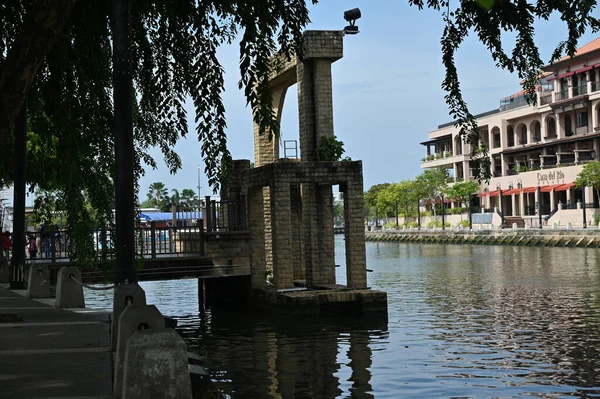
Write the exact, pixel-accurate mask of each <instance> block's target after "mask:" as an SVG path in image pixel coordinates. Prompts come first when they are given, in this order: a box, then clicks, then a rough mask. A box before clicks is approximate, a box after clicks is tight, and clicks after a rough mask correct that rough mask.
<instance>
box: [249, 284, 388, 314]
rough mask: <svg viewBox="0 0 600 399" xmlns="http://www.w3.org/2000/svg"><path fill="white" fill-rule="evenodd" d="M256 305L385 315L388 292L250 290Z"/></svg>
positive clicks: (308, 311) (287, 310)
mask: <svg viewBox="0 0 600 399" xmlns="http://www.w3.org/2000/svg"><path fill="white" fill-rule="evenodd" d="M253 298H254V300H255V301H256V303H257V305H259V306H265V307H268V308H269V309H272V310H276V311H280V312H284V313H290V314H304V315H333V316H351V317H357V316H366V315H368V314H379V315H381V316H384V317H387V293H385V292H383V291H377V290H370V289H356V290H348V289H344V290H340V289H335V290H306V291H295V292H283V293H281V292H277V291H276V290H275V289H259V290H254V291H253Z"/></svg>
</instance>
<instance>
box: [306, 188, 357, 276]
mask: <svg viewBox="0 0 600 399" xmlns="http://www.w3.org/2000/svg"><path fill="white" fill-rule="evenodd" d="M317 201H318V202H317V204H316V209H317V229H318V230H317V241H318V245H319V247H318V248H319V254H318V258H317V259H318V263H317V267H318V271H317V273H316V276H318V281H315V280H313V283H314V284H316V285H321V284H335V244H334V237H333V190H332V188H331V186H330V185H324V186H317ZM361 220H362V219H361ZM361 228H364V226H363V225H361Z"/></svg>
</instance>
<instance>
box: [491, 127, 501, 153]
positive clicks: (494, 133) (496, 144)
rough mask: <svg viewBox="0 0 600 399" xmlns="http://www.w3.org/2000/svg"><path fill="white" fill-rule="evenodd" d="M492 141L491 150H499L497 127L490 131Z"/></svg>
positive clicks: (498, 131) (498, 130)
mask: <svg viewBox="0 0 600 399" xmlns="http://www.w3.org/2000/svg"><path fill="white" fill-rule="evenodd" d="M492 140H494V147H492V148H500V129H498V127H494V128H493V129H492Z"/></svg>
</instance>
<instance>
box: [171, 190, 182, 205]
mask: <svg viewBox="0 0 600 399" xmlns="http://www.w3.org/2000/svg"><path fill="white" fill-rule="evenodd" d="M171 192H172V193H173V195H171V198H170V202H171V206H173V205H175V208H176V210H177V211H179V208H180V207H181V195H180V194H179V190H177V189H176V188H174V189H172V190H171Z"/></svg>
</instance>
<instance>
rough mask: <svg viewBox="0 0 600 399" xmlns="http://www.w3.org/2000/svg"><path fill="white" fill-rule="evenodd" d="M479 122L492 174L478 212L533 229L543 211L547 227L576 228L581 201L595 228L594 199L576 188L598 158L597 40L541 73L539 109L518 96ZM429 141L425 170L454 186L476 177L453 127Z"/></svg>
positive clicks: (592, 193)
mask: <svg viewBox="0 0 600 399" xmlns="http://www.w3.org/2000/svg"><path fill="white" fill-rule="evenodd" d="M476 119H477V123H478V127H479V134H480V140H481V144H483V145H486V146H487V147H488V148H489V156H490V161H491V165H492V174H493V178H492V179H491V180H490V181H489V184H487V185H483V186H482V193H481V195H480V201H481V206H482V208H486V209H494V208H496V209H498V210H499V211H500V212H502V213H503V215H504V216H505V218H507V219H509V222H510V223H512V222H519V223H523V222H524V221H528V222H529V223H530V225H532V226H535V225H536V224H537V220H539V215H538V204H540V205H541V206H540V209H541V214H542V216H543V217H544V219H547V220H546V221H545V223H546V224H548V225H552V224H554V223H557V224H562V225H565V224H566V223H573V224H574V225H581V224H582V223H583V212H582V210H581V207H582V205H583V204H582V203H581V201H582V198H585V199H584V201H585V203H586V204H587V208H588V210H587V212H586V218H587V222H588V223H590V222H591V221H593V217H594V215H595V213H596V212H597V211H598V210H597V208H598V196H597V195H596V193H595V191H594V190H593V189H592V188H590V187H588V188H586V189H585V192H584V193H583V194H585V197H582V190H579V189H576V188H575V187H574V184H573V181H574V180H575V179H576V177H577V175H578V173H579V172H580V171H581V169H582V167H583V166H582V165H584V164H585V163H587V162H591V161H594V160H595V159H596V157H597V154H600V38H598V39H596V40H594V41H592V42H591V43H588V44H586V45H585V46H583V47H581V48H580V49H578V51H577V53H576V55H575V57H573V58H569V57H564V58H562V59H561V60H559V61H557V62H555V63H554V64H552V65H548V66H546V67H544V73H543V74H542V77H541V79H540V81H539V85H538V90H537V104H536V105H528V104H527V102H526V100H525V96H524V94H523V92H519V93H516V94H514V95H512V96H509V97H506V98H503V99H502V100H500V105H499V107H498V108H495V109H493V110H491V111H489V112H485V113H483V114H480V115H476ZM428 138H429V140H427V141H425V142H423V143H421V144H422V145H424V146H426V148H427V155H426V157H425V158H424V159H423V162H422V163H421V167H422V168H438V167H441V168H446V169H449V170H450V172H451V174H452V175H453V176H454V177H455V179H472V178H473V175H472V170H471V169H470V168H469V154H470V148H469V145H468V144H466V143H464V142H463V141H462V139H461V138H460V137H459V136H458V129H457V128H455V127H454V124H453V122H450V123H446V124H443V125H440V126H438V129H437V130H434V131H432V132H430V133H429V134H428ZM538 187H539V189H538ZM598 212H599V213H600V211H598ZM528 219H529V220H528Z"/></svg>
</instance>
